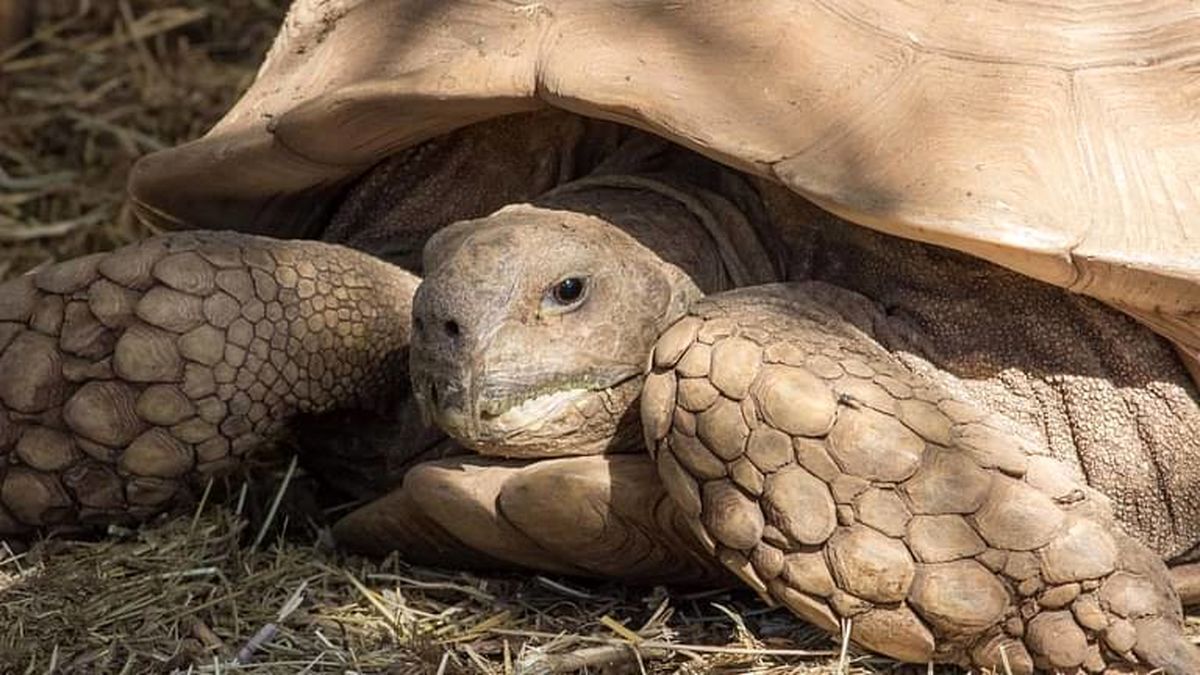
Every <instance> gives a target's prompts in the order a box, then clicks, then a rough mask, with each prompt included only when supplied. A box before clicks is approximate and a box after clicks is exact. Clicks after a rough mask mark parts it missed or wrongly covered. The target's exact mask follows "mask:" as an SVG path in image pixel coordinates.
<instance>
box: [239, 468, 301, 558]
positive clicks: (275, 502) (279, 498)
mask: <svg viewBox="0 0 1200 675" xmlns="http://www.w3.org/2000/svg"><path fill="white" fill-rule="evenodd" d="M296 462H297V457H296V455H292V461H290V462H288V468H287V471H286V472H284V474H283V482H281V483H280V484H279V489H278V490H276V491H275V497H274V499H272V500H271V508H270V509H269V510H267V518H266V520H264V521H263V524H262V527H260V528H258V535H257V536H256V537H254V543H253V544H251V545H250V550H251V551H255V550H257V549H258V545H259V544H261V543H262V542H263V539H265V538H266V536H267V530H269V529H270V528H271V523H272V522H273V521H274V520H275V513H276V512H277V511H279V504H280V503H281V502H283V494H284V493H285V492H287V489H288V485H290V484H291V482H292V474H294V473H296Z"/></svg>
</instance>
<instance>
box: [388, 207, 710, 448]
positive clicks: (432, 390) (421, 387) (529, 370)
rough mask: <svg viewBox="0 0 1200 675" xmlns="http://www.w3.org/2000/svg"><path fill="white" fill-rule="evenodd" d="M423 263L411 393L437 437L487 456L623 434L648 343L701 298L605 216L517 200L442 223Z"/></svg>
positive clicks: (629, 428) (596, 442)
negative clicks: (434, 426)
mask: <svg viewBox="0 0 1200 675" xmlns="http://www.w3.org/2000/svg"><path fill="white" fill-rule="evenodd" d="M424 266H425V270H426V277H425V279H424V281H423V282H422V284H421V286H420V287H419V288H418V290H417V294H416V298H415V300H414V307H413V327H414V336H413V341H412V348H411V359H412V363H411V375H412V380H413V386H414V390H415V392H416V396H417V398H418V400H419V401H420V403H421V405H422V408H423V409H424V410H425V411H426V413H427V414H428V415H429V416H430V417H431V418H432V419H433V420H434V421H435V422H437V424H438V425H439V426H441V427H442V428H443V429H444V430H445V431H446V432H447V433H448V434H450V435H451V436H452V437H454V438H455V439H457V440H458V441H459V442H461V443H463V444H464V445H466V446H468V447H470V448H472V449H474V450H476V451H478V452H481V453H483V454H492V455H503V456H513V457H545V456H553V455H558V454H564V453H569V454H592V453H599V452H604V451H606V450H608V449H610V448H615V447H617V446H620V445H622V444H624V443H625V441H627V440H628V439H629V438H630V433H631V432H635V431H636V425H634V421H635V420H634V419H633V417H635V416H636V409H634V408H633V406H632V404H633V402H634V401H635V400H636V398H637V396H638V394H639V393H640V391H641V385H642V375H643V370H644V366H645V363H646V359H647V356H648V354H649V353H650V350H651V348H652V346H653V344H654V341H655V340H656V339H657V337H658V335H659V334H660V333H661V332H662V331H663V330H664V329H665V328H666V327H667V326H669V325H670V324H671V323H672V322H673V321H674V320H676V319H677V318H679V317H680V316H682V314H683V312H684V311H686V308H687V306H688V305H689V304H690V303H691V302H692V301H693V300H695V299H696V298H697V297H699V295H700V290H699V288H698V287H697V285H696V283H694V282H693V281H692V280H691V279H690V278H689V277H688V275H687V274H685V273H684V272H683V271H682V270H681V269H680V268H679V267H677V266H676V265H674V264H671V263H669V262H667V261H665V260H664V259H663V258H661V257H660V256H659V255H658V254H657V253H656V252H655V251H653V250H651V249H650V248H648V247H647V246H646V245H644V244H643V243H641V242H639V240H638V239H637V238H635V237H634V236H631V235H630V234H628V233H626V232H625V231H623V230H622V229H620V228H619V227H617V226H616V225H614V224H612V223H611V222H609V221H607V220H605V219H603V218H601V217H597V216H593V215H586V214H583V213H578V212H573V211H565V210H558V209H554V208H545V207H539V206H533V205H529V204H519V205H514V206H509V207H506V208H504V209H501V210H500V211H498V212H496V213H494V214H493V215H491V216H489V217H487V218H483V219H479V220H470V221H463V222H460V223H456V224H454V225H452V226H450V227H448V228H446V229H444V230H442V231H441V232H439V233H438V234H437V235H436V236H434V237H433V238H432V239H431V240H430V241H429V243H428V244H427V245H426V247H425V265H424ZM568 437H569V439H570V442H569V443H560V442H559V441H560V440H561V439H565V438H568Z"/></svg>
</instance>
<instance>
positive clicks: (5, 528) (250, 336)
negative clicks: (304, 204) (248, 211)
mask: <svg viewBox="0 0 1200 675" xmlns="http://www.w3.org/2000/svg"><path fill="white" fill-rule="evenodd" d="M417 281H418V280H417V278H416V277H414V276H413V275H411V274H409V273H407V272H404V271H403V270H400V269H399V268H396V267H393V266H391V265H387V264H385V263H382V262H380V261H378V260H375V259H373V258H371V257H369V256H367V255H365V254H362V253H358V252H356V251H352V250H349V249H346V248H342V247H338V246H331V245H328V244H320V243H314V242H294V241H277V240H271V239H265V238H260V237H251V236H246V235H238V234H231V233H221V234H217V233H184V234H177V235H170V236H163V237H157V238H154V239H150V240H147V241H145V242H142V243H139V244H136V245H132V246H129V247H126V248H123V249H120V250H117V251H114V252H111V253H101V254H96V255H92V256H87V257H84V258H79V259H76V260H72V261H69V262H65V263H61V264H57V265H52V266H50V267H47V268H46V269H43V270H42V271H40V272H38V273H37V274H33V275H27V276H24V277H21V278H18V279H14V280H12V281H9V282H7V283H5V284H3V285H0V503H2V506H0V535H4V534H19V533H21V532H24V531H27V530H29V529H31V528H35V527H42V526H56V525H63V526H74V525H78V524H99V523H105V522H113V521H119V520H140V519H144V518H146V517H148V516H149V515H151V514H153V513H156V512H158V511H161V510H163V509H164V508H165V507H166V506H167V504H168V503H169V502H170V501H171V500H172V499H173V498H174V497H176V496H177V495H180V494H181V493H183V492H184V490H185V488H186V487H187V486H188V485H189V484H192V483H195V482H197V481H199V480H202V479H203V478H205V477H206V476H208V475H212V474H215V473H218V472H221V471H225V470H228V469H230V468H231V467H233V466H235V465H236V464H237V463H238V461H239V460H240V458H241V457H242V456H243V455H244V454H245V453H246V452H248V451H250V450H251V449H253V448H255V447H257V446H259V445H261V444H262V443H263V442H265V441H269V440H270V439H271V438H272V437H274V436H275V435H276V434H277V433H278V432H279V430H280V429H281V427H282V425H283V423H284V422H285V421H286V420H288V419H289V417H291V416H292V415H294V414H296V413H319V412H323V411H327V410H331V409H336V408H339V407H353V406H367V407H370V406H372V405H375V404H376V403H377V401H376V397H378V396H379V395H380V392H386V391H388V390H389V389H390V388H391V385H392V384H393V382H394V381H395V380H397V379H403V378H404V377H405V373H406V369H407V363H406V360H407V346H408V337H409V322H410V315H411V308H412V296H413V292H414V290H415V288H416V285H417Z"/></svg>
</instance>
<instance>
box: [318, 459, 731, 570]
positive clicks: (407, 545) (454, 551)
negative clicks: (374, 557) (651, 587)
mask: <svg viewBox="0 0 1200 675" xmlns="http://www.w3.org/2000/svg"><path fill="white" fill-rule="evenodd" d="M334 536H335V537H336V538H337V540H338V542H339V543H340V544H342V545H344V546H346V547H348V548H351V549H355V550H359V551H362V552H366V553H372V554H386V553H389V552H391V551H399V552H400V553H401V555H403V556H404V557H405V558H406V559H407V560H410V561H412V562H416V563H420V564H429V565H437V566H446V565H454V566H459V567H468V568H475V569H489V570H495V569H499V568H509V569H517V568H521V569H534V570H541V571H546V572H552V573H556V574H570V575H578V576H588V577H602V578H612V579H622V580H626V581H634V582H646V583H661V582H672V583H712V582H718V581H727V580H728V579H729V577H728V574H727V573H726V572H725V571H724V569H723V568H721V566H720V565H718V564H717V563H716V562H715V561H713V560H712V559H711V558H709V557H708V556H705V555H703V554H702V553H701V550H700V548H699V546H698V543H697V542H696V540H695V538H694V536H693V535H692V534H691V529H690V527H689V526H688V525H687V524H686V523H685V521H684V519H683V518H681V517H680V514H679V511H678V509H677V508H676V507H675V505H674V504H673V503H672V502H671V500H670V499H669V498H668V497H667V494H666V492H665V491H664V490H663V487H662V483H661V482H660V481H659V479H658V476H657V472H656V470H655V468H654V464H653V462H651V461H650V458H649V457H647V456H645V455H643V454H635V455H607V456H605V455H590V456H584V457H565V458H561V459H547V460H538V461H530V460H503V459H492V458H482V457H477V456H475V455H466V456H462V457H452V458H447V459H442V460H437V461H431V462H426V463H423V464H419V465H417V466H416V467H414V468H413V469H411V470H410V471H409V472H408V473H407V474H405V477H404V482H403V484H402V485H401V487H400V488H398V489H396V490H394V491H393V492H391V493H390V494H388V495H387V496H385V497H383V498H381V499H378V500H376V501H375V502H372V503H371V504H369V505H367V506H365V507H363V508H362V509H359V510H358V511H356V512H354V513H352V514H350V515H348V516H347V517H346V518H344V519H343V520H342V521H340V522H339V523H338V524H337V525H336V526H335V527H334Z"/></svg>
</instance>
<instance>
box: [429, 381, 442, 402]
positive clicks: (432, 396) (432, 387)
mask: <svg viewBox="0 0 1200 675" xmlns="http://www.w3.org/2000/svg"><path fill="white" fill-rule="evenodd" d="M439 398H440V396H438V386H437V383H436V382H430V383H429V402H430V403H432V404H433V405H434V406H437V404H438V399H439Z"/></svg>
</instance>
